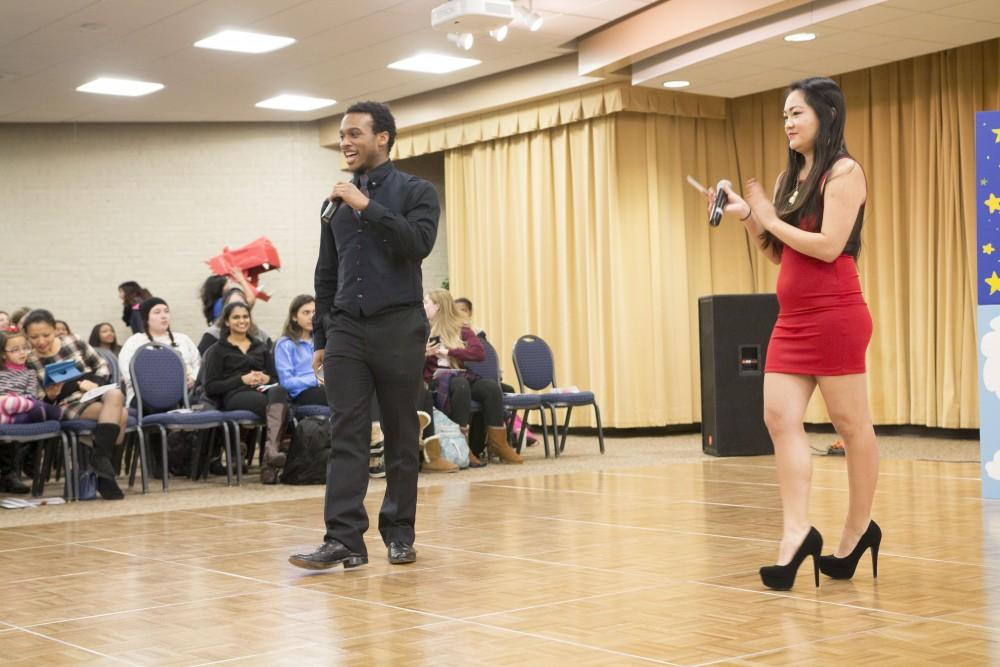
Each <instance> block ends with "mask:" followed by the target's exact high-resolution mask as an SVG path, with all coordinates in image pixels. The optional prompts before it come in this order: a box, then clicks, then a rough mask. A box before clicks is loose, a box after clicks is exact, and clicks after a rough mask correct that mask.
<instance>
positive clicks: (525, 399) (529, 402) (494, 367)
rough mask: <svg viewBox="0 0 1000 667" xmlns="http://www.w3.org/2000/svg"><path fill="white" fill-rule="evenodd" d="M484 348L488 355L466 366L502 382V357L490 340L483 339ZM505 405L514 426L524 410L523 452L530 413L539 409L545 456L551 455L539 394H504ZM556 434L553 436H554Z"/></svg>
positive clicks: (520, 440)
mask: <svg viewBox="0 0 1000 667" xmlns="http://www.w3.org/2000/svg"><path fill="white" fill-rule="evenodd" d="M483 348H484V349H485V350H486V356H485V357H484V359H483V360H482V361H467V362H465V367H466V368H467V369H469V370H470V371H472V372H473V373H475V374H476V375H478V376H479V377H481V378H485V379H487V380H495V381H496V382H497V384H500V359H499V357H497V351H496V349H494V347H493V345H492V344H490V342H489V341H486V340H484V341H483ZM503 407H504V410H506V411H507V413H508V415H509V416H508V419H507V426H508V428H513V425H514V418H515V417H517V411H518V410H524V419H523V420H522V421H521V431H520V432H519V433H518V434H517V451H518V453H520V452H521V448H522V447H523V445H524V434H525V432H526V431H527V430H528V424H527V422H528V415H529V414H530V413H531V411H532V410H538V414H539V415H540V416H541V421H542V442H543V444H544V446H545V458H548V457H549V429H548V424H547V423H546V421H547V420H546V419H545V406H544V405H543V404H542V399H541V397H540V396H539V395H538V394H524V393H520V394H507V393H505V394H503ZM554 437H555V436H553V438H554Z"/></svg>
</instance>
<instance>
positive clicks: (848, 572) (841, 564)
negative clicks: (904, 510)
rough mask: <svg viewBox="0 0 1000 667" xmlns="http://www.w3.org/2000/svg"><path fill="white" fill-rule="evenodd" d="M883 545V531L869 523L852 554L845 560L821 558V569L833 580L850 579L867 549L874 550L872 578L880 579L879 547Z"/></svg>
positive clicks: (876, 525)
mask: <svg viewBox="0 0 1000 667" xmlns="http://www.w3.org/2000/svg"><path fill="white" fill-rule="evenodd" d="M881 543H882V529H881V528H879V527H878V524H877V523H875V522H874V521H871V522H869V524H868V530H866V531H865V533H864V535H862V536H861V539H860V540H858V544H857V545H856V546H855V547H854V550H853V551H851V553H849V554H847V555H846V556H844V557H843V558H837V557H836V556H833V555H830V556H820V559H819V569H820V571H821V572H822V573H823V574H825V575H826V576H828V577H830V578H832V579H850V578H851V577H853V576H854V570H856V569H857V567H858V561H859V560H861V556H862V555H864V553H865V549H871V550H872V577H873V578H875V579H877V578H878V545H879V544H881Z"/></svg>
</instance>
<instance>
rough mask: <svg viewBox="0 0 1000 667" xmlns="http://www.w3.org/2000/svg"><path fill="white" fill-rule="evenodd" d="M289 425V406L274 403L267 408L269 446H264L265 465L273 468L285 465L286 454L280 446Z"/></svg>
mask: <svg viewBox="0 0 1000 667" xmlns="http://www.w3.org/2000/svg"><path fill="white" fill-rule="evenodd" d="M287 424H288V406H287V405H285V404H284V403H272V404H271V405H268V406H267V444H265V445H264V464H265V465H267V466H269V467H272V468H281V467H283V466H284V465H285V458H286V457H285V453H284V452H282V451H281V450H280V449H279V448H278V445H279V443H281V438H282V437H283V436H284V435H285V426H286V425H287Z"/></svg>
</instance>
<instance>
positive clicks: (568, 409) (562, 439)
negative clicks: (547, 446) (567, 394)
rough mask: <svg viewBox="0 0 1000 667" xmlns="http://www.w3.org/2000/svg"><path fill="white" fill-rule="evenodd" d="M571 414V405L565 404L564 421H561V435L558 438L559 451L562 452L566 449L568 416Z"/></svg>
mask: <svg viewBox="0 0 1000 667" xmlns="http://www.w3.org/2000/svg"><path fill="white" fill-rule="evenodd" d="M572 414H573V406H572V405H567V406H566V421H565V422H563V426H562V435H561V436H560V438H559V453H560V454H562V453H563V451H565V450H566V435H567V434H568V433H569V418H570V416H571V415H572Z"/></svg>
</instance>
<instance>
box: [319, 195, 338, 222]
mask: <svg viewBox="0 0 1000 667" xmlns="http://www.w3.org/2000/svg"><path fill="white" fill-rule="evenodd" d="M343 201H344V200H343V199H341V198H340V197H337V198H336V199H327V200H326V201H325V202H323V211H322V212H321V213H320V214H319V217H320V220H322V221H323V222H327V223H328V222H330V221H331V220H333V216H334V215H335V214H336V213H337V209H339V208H340V204H341V203H342V202H343Z"/></svg>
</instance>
